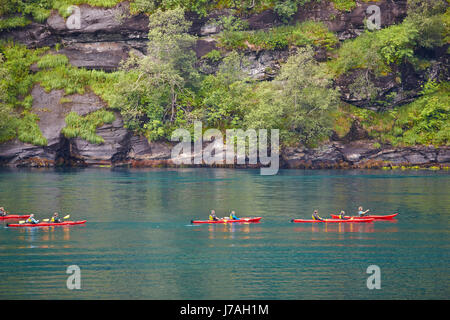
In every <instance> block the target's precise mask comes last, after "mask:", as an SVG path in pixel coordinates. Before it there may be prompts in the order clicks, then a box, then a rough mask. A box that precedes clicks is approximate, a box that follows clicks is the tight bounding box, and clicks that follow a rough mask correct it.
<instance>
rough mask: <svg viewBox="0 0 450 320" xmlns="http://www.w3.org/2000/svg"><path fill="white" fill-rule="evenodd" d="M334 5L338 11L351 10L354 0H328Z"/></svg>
mask: <svg viewBox="0 0 450 320" xmlns="http://www.w3.org/2000/svg"><path fill="white" fill-rule="evenodd" d="M330 1H331V2H332V3H333V5H334V7H335V8H336V9H337V10H340V11H351V10H352V9H353V8H355V7H356V1H355V0H330Z"/></svg>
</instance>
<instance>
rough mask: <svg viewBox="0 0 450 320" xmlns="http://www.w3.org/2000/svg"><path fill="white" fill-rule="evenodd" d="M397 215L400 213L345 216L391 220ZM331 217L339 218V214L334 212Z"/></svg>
mask: <svg viewBox="0 0 450 320" xmlns="http://www.w3.org/2000/svg"><path fill="white" fill-rule="evenodd" d="M397 215H398V213H393V214H388V215H385V216H379V215H366V216H364V217H356V216H355V217H349V216H345V217H346V218H352V219H361V218H369V219H375V220H390V219H394V218H395V217H396V216H397ZM331 217H332V218H334V219H339V216H338V215H337V214H332V215H331Z"/></svg>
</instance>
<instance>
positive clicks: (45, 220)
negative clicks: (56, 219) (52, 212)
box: [42, 219, 50, 222]
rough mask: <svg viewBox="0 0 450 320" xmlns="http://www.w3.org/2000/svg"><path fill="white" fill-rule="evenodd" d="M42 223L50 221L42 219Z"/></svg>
mask: <svg viewBox="0 0 450 320" xmlns="http://www.w3.org/2000/svg"><path fill="white" fill-rule="evenodd" d="M42 221H44V222H48V221H50V219H42Z"/></svg>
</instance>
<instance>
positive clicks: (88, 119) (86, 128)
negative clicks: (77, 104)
mask: <svg viewBox="0 0 450 320" xmlns="http://www.w3.org/2000/svg"><path fill="white" fill-rule="evenodd" d="M114 119H115V117H114V114H113V113H112V112H110V111H105V110H98V111H95V112H92V113H90V114H88V115H86V116H84V117H82V116H80V115H78V114H77V113H76V112H70V113H69V114H68V115H67V116H66V119H65V120H66V127H64V128H63V129H62V131H61V132H62V133H63V134H64V136H65V137H67V138H76V137H80V138H82V139H84V140H86V141H88V142H90V143H93V144H100V143H103V142H105V140H104V139H103V138H102V137H101V136H99V135H97V134H96V133H95V132H96V130H97V128H98V127H100V126H102V125H104V124H105V123H112V122H113V121H114Z"/></svg>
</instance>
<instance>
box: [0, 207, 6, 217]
mask: <svg viewBox="0 0 450 320" xmlns="http://www.w3.org/2000/svg"><path fill="white" fill-rule="evenodd" d="M6 215H7V213H6V210H5V208H3V207H0V217H4V216H6Z"/></svg>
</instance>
